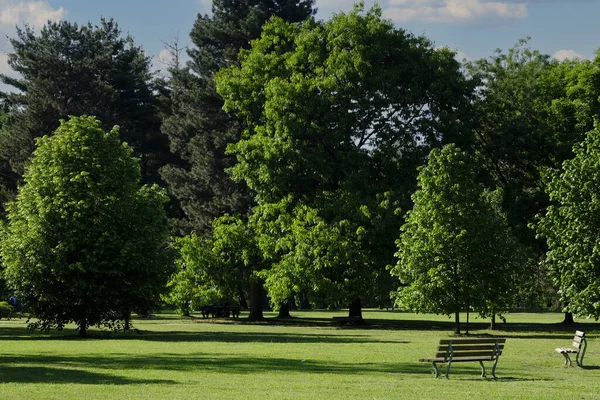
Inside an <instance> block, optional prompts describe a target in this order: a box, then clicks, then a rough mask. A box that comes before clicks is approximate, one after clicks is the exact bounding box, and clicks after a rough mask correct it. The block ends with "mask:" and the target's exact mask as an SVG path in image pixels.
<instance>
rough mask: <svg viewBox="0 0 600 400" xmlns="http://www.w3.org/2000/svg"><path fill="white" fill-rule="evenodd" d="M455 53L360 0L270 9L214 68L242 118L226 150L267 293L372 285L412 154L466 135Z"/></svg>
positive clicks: (371, 294) (378, 277)
mask: <svg viewBox="0 0 600 400" xmlns="http://www.w3.org/2000/svg"><path fill="white" fill-rule="evenodd" d="M453 56H454V55H453V53H452V52H450V51H448V50H445V49H435V48H434V47H433V46H432V44H431V43H430V42H429V41H428V40H427V39H425V38H423V37H414V36H412V35H410V34H408V33H406V32H405V31H403V30H400V29H396V28H394V26H393V25H392V23H391V22H390V21H387V20H384V19H382V18H381V10H380V9H379V8H377V7H375V8H373V9H371V10H369V11H365V10H364V9H363V6H361V5H358V6H356V8H355V9H354V11H352V12H351V13H349V14H337V15H335V16H334V17H333V18H332V19H331V20H330V21H327V22H314V21H305V22H304V23H302V24H295V23H289V22H285V21H283V20H281V19H278V18H273V19H271V21H269V23H267V24H266V25H265V26H264V27H263V34H262V36H261V38H260V39H258V40H255V41H254V42H252V48H251V49H249V50H247V51H243V52H242V53H241V55H240V62H241V65H240V66H239V67H238V66H235V67H231V68H228V69H224V70H221V71H220V72H219V73H218V74H217V77H216V80H217V88H218V91H219V93H220V94H221V95H222V96H223V98H224V99H225V108H226V109H227V110H229V111H232V112H236V113H237V115H238V116H239V117H240V118H242V119H243V120H244V121H245V122H246V123H247V124H248V126H247V129H246V130H245V132H244V135H243V136H242V138H241V140H239V141H238V142H237V143H234V144H231V145H230V146H229V148H228V151H229V152H230V153H231V154H233V155H235V156H236V158H237V161H238V162H237V164H235V165H234V166H233V168H232V169H231V171H232V175H233V177H234V178H235V179H236V180H238V181H243V182H245V183H246V184H247V185H248V187H249V188H250V189H251V190H252V191H253V193H254V194H255V199H256V200H257V201H258V206H257V207H256V208H255V210H254V213H253V215H252V216H251V218H250V221H251V224H252V225H253V227H254V229H255V230H256V231H257V232H258V233H259V234H260V235H261V236H260V239H259V240H260V242H261V245H260V247H261V249H262V251H264V254H265V256H266V258H270V259H271V260H272V261H273V262H274V263H275V264H274V268H272V269H266V270H264V271H263V272H262V273H261V275H262V276H263V277H265V279H266V280H267V285H268V286H269V290H270V294H271V295H273V296H275V297H276V298H278V299H282V298H283V297H285V296H287V295H288V294H291V293H292V292H293V291H295V290H299V289H303V288H309V289H310V290H312V291H314V290H319V291H321V290H324V291H325V292H326V293H327V295H329V294H335V295H336V297H338V299H339V301H348V300H349V299H350V300H351V301H354V300H356V299H357V298H362V299H368V300H371V299H373V298H375V297H377V296H380V295H381V292H382V290H381V288H382V285H383V286H385V285H386V281H387V282H388V283H389V274H387V272H386V270H385V266H386V265H387V264H389V263H391V262H392V261H393V253H394V243H393V241H394V238H395V237H396V236H397V229H398V226H399V225H400V223H401V221H402V218H401V216H400V215H395V214H394V212H393V211H394V209H395V208H397V207H403V208H408V206H409V205H410V193H411V192H412V190H413V189H414V186H415V181H416V179H415V178H416V167H417V166H418V165H419V164H421V163H422V162H423V160H424V159H425V157H426V155H427V153H428V152H429V150H430V149H431V148H433V147H436V146H439V145H440V143H441V142H446V141H447V142H451V141H462V142H465V143H466V142H469V138H468V129H466V128H465V125H467V123H468V119H467V117H466V110H467V107H468V104H469V94H470V90H471V87H470V82H468V81H466V80H465V78H464V77H463V76H462V74H461V72H460V67H459V64H458V63H457V62H456V61H455V60H454V58H453ZM465 133H466V134H465ZM275 243H277V245H276V246H275V247H274V248H273V246H274V244H275ZM279 260H281V261H279ZM313 271H314V273H313ZM386 277H387V279H386ZM388 289H389V286H388ZM375 293H376V294H375ZM386 302H387V300H386Z"/></svg>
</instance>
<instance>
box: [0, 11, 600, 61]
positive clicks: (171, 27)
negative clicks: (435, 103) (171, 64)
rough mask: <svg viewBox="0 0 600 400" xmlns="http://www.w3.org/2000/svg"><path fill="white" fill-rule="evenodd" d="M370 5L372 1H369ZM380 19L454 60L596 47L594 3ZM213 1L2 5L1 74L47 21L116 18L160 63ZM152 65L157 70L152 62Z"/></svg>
mask: <svg viewBox="0 0 600 400" xmlns="http://www.w3.org/2000/svg"><path fill="white" fill-rule="evenodd" d="M365 3H366V5H367V6H371V5H372V4H374V3H375V0H366V1H365ZM378 3H379V4H380V6H381V7H382V9H383V11H384V16H385V17H387V18H390V19H392V20H393V21H394V22H395V23H396V25H397V26H398V27H402V28H404V29H406V30H408V31H411V32H413V33H415V34H424V35H426V36H428V37H429V38H430V39H432V40H433V41H434V42H435V44H436V46H448V47H450V48H453V49H455V50H457V51H458V52H459V57H460V58H463V57H466V58H468V59H476V58H481V57H487V56H490V55H492V53H493V51H494V50H495V49H497V48H501V49H507V48H509V47H511V46H512V45H514V44H515V43H516V42H517V40H519V39H521V38H524V37H527V36H530V37H531V41H530V44H531V47H533V48H535V49H539V50H540V51H542V52H544V53H547V54H551V55H555V56H556V57H557V58H564V57H585V58H589V57H592V56H593V55H594V52H595V50H596V49H597V48H598V47H600V23H598V17H599V16H600V1H597V0H380V1H378ZM210 5H211V0H96V1H91V0H0V34H1V36H0V51H1V52H2V54H0V71H3V72H6V71H7V67H6V62H5V59H6V56H5V53H6V52H10V46H9V44H8V42H7V41H6V39H5V37H6V36H7V35H8V36H11V35H13V34H14V26H15V25H17V24H18V25H21V24H23V23H29V24H30V25H33V26H41V25H43V23H44V22H45V21H47V20H49V19H50V20H60V19H66V20H69V21H73V22H79V23H87V22H88V21H91V22H92V23H97V22H98V21H99V20H100V17H101V16H105V17H114V18H115V19H116V20H117V22H118V23H119V26H120V27H121V29H122V30H123V31H125V32H129V33H130V34H131V35H132V36H133V37H134V39H135V41H136V43H138V44H139V45H141V46H143V48H144V49H145V51H146V52H147V53H148V55H151V56H153V57H155V60H157V61H158V59H159V57H160V56H159V54H160V52H161V50H164V45H163V43H162V42H163V41H168V40H169V39H170V38H172V37H174V36H175V35H177V34H179V37H180V42H181V43H183V44H187V43H188V42H189V38H188V34H189V32H190V29H191V28H192V24H193V22H194V20H195V19H196V15H197V14H198V13H208V12H210ZM352 5H353V1H352V0H317V7H318V9H319V12H318V14H317V16H318V17H319V18H321V19H327V18H329V17H330V16H331V14H332V13H334V12H343V11H348V10H350V9H352ZM155 64H156V67H157V68H160V66H161V64H160V63H159V62H155Z"/></svg>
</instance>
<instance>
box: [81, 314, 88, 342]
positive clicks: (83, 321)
mask: <svg viewBox="0 0 600 400" xmlns="http://www.w3.org/2000/svg"><path fill="white" fill-rule="evenodd" d="M86 336H87V319H86V318H83V319H81V321H79V337H80V338H84V337H86Z"/></svg>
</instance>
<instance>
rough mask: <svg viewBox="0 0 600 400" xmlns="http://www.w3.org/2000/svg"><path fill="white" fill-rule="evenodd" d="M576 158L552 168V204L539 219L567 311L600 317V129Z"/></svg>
mask: <svg viewBox="0 0 600 400" xmlns="http://www.w3.org/2000/svg"><path fill="white" fill-rule="evenodd" d="M573 151H574V153H575V158H573V159H572V160H567V161H565V162H564V163H563V165H562V171H561V170H549V173H548V185H547V189H546V190H547V193H548V195H549V196H550V200H551V201H552V205H551V206H550V207H548V209H547V211H546V213H545V214H544V215H541V216H540V218H539V221H538V222H537V223H536V224H535V225H534V227H535V228H536V230H537V232H538V233H539V235H540V237H541V238H544V239H546V241H547V245H548V252H547V253H546V258H545V260H544V262H545V264H546V265H547V266H548V268H549V270H550V272H551V276H552V278H553V280H554V282H555V284H556V285H557V286H558V288H559V293H560V295H561V298H562V300H563V302H564V304H566V308H565V311H568V312H572V313H577V314H580V315H586V316H587V315H591V316H593V317H594V318H596V319H598V318H599V317H600V129H599V128H598V127H596V128H594V129H593V130H591V131H590V132H589V133H588V135H587V137H586V138H585V140H584V141H582V143H580V144H578V145H576V146H575V147H574V148H573Z"/></svg>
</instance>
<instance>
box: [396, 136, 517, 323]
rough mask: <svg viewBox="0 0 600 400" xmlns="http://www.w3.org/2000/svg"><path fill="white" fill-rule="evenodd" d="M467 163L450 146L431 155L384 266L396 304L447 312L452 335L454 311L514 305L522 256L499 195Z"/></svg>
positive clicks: (489, 311)
mask: <svg viewBox="0 0 600 400" xmlns="http://www.w3.org/2000/svg"><path fill="white" fill-rule="evenodd" d="M473 164H474V162H473V160H472V159H471V158H469V157H468V156H467V154H466V153H464V152H462V151H460V150H459V149H458V148H457V147H456V146H454V145H448V146H445V147H444V148H443V149H441V150H438V149H435V150H433V151H432V152H431V154H430V157H429V161H428V164H427V166H426V167H424V168H423V169H421V171H420V173H419V189H418V190H417V191H416V192H415V193H414V194H413V200H414V207H413V209H412V210H411V211H409V212H408V214H407V216H406V223H405V224H404V225H403V226H402V232H401V235H400V238H399V239H398V241H397V244H398V252H397V253H396V256H397V257H398V262H397V264H396V266H395V267H394V268H392V274H393V275H396V276H398V277H399V278H400V281H401V286H400V288H399V289H398V302H399V303H400V304H399V305H401V306H404V307H407V308H409V309H411V310H413V311H417V312H435V313H439V314H446V315H452V314H454V317H455V323H456V332H457V333H460V312H461V311H467V312H468V311H469V310H474V311H475V312H477V313H479V314H480V315H482V316H492V317H493V316H494V315H495V314H497V313H501V312H503V311H506V310H510V309H511V307H513V306H514V304H515V298H516V296H515V294H516V293H517V291H518V288H519V282H520V278H519V277H520V276H521V274H520V270H519V268H521V266H522V264H523V261H524V259H523V256H524V253H523V250H522V249H520V246H519V244H518V242H517V240H516V239H515V238H514V237H513V236H512V235H511V233H510V231H509V228H508V224H507V222H506V219H505V217H504V215H503V213H502V211H501V207H500V204H499V201H498V200H499V196H497V195H496V196H494V195H493V194H492V193H489V192H486V191H485V190H484V188H483V186H482V185H481V184H478V183H477V176H476V173H475V171H474V165H473Z"/></svg>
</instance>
